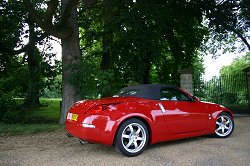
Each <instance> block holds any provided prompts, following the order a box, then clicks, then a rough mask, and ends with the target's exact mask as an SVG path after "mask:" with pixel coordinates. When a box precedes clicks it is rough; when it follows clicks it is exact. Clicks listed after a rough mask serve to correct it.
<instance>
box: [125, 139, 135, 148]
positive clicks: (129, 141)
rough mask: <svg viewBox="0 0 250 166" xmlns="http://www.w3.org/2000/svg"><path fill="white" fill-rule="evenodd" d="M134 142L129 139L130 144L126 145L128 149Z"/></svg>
mask: <svg viewBox="0 0 250 166" xmlns="http://www.w3.org/2000/svg"><path fill="white" fill-rule="evenodd" d="M132 143H133V141H132V140H129V142H128V144H127V145H126V148H127V149H128V148H129V147H130V146H131V144H132Z"/></svg>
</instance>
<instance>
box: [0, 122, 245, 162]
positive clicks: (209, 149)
mask: <svg viewBox="0 0 250 166" xmlns="http://www.w3.org/2000/svg"><path fill="white" fill-rule="evenodd" d="M235 124H236V128H235V130H234V133H233V134H232V135H231V136H230V137H229V138H227V139H218V138H212V137H198V138H191V139H185V140H179V141H171V142H166V143H159V144H156V145H151V146H149V147H148V148H147V149H146V151H144V152H143V153H142V154H141V155H140V156H137V157H132V158H128V157H125V156H123V155H121V154H119V153H117V152H116V151H115V150H114V148H112V147H107V146H103V145H97V144H85V145H80V143H79V142H78V140H77V139H75V138H67V136H66V135H65V132H64V131H56V132H53V133H40V134H34V135H19V136H2V137H1V138H0V165H49V166H51V165H61V166H63V165H85V166H92V165H94V166H99V165H103V166H109V165H115V166H126V165H128V166H131V165H153V166H160V165H164V166H166V165H185V166H186V165H202V166H204V165H209V166H210V165H215V166H217V165H241V166H244V165H250V117H236V118H235Z"/></svg>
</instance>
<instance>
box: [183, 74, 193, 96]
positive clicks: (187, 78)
mask: <svg viewBox="0 0 250 166" xmlns="http://www.w3.org/2000/svg"><path fill="white" fill-rule="evenodd" d="M180 74H181V75H180V85H181V88H182V89H184V90H185V91H187V92H189V93H191V94H194V90H193V74H192V70H191V69H181V70H180Z"/></svg>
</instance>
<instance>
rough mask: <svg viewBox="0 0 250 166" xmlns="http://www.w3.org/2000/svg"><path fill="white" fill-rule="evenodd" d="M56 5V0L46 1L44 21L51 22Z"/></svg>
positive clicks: (57, 3)
mask: <svg viewBox="0 0 250 166" xmlns="http://www.w3.org/2000/svg"><path fill="white" fill-rule="evenodd" d="M58 5H59V1H58V0H50V1H49V2H48V8H47V11H46V13H45V20H46V22H52V18H53V15H54V14H55V12H56V8H57V7H58Z"/></svg>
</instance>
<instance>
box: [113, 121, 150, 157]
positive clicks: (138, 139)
mask: <svg viewBox="0 0 250 166" xmlns="http://www.w3.org/2000/svg"><path fill="white" fill-rule="evenodd" d="M115 140H116V141H115V149H116V150H117V151H119V152H121V153H122V154H123V155H125V156H128V157H133V156H137V155H139V154H141V153H142V152H143V151H144V150H145V149H146V147H147V145H148V142H149V132H148V128H147V126H146V125H145V124H144V123H143V122H142V121H141V120H139V119H135V118H132V119H128V120H127V121H125V122H124V123H122V124H121V126H120V127H119V129H118V131H117V134H116V139H115Z"/></svg>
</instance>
